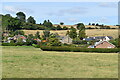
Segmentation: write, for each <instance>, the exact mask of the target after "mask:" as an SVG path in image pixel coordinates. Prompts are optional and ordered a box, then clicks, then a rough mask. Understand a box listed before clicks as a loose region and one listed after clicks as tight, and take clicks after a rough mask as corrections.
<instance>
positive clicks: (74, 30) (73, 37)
mask: <svg viewBox="0 0 120 80" xmlns="http://www.w3.org/2000/svg"><path fill="white" fill-rule="evenodd" d="M69 37H70V38H72V39H75V38H76V37H77V32H76V29H75V28H74V27H71V29H70V32H69Z"/></svg>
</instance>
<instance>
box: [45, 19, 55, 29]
mask: <svg viewBox="0 0 120 80" xmlns="http://www.w3.org/2000/svg"><path fill="white" fill-rule="evenodd" d="M43 25H44V26H46V27H47V28H52V27H53V24H52V23H51V22H50V21H49V20H48V21H46V20H45V21H44V22H43Z"/></svg>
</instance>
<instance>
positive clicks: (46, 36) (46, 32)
mask: <svg viewBox="0 0 120 80" xmlns="http://www.w3.org/2000/svg"><path fill="white" fill-rule="evenodd" d="M49 36H50V31H49V30H45V31H43V38H44V39H46V40H48V37H49Z"/></svg>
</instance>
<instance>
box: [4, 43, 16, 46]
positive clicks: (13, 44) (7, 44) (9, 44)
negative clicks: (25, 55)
mask: <svg viewBox="0 0 120 80" xmlns="http://www.w3.org/2000/svg"><path fill="white" fill-rule="evenodd" d="M2 46H17V44H16V43H2Z"/></svg>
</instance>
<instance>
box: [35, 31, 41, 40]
mask: <svg viewBox="0 0 120 80" xmlns="http://www.w3.org/2000/svg"><path fill="white" fill-rule="evenodd" d="M35 38H36V39H37V38H38V39H40V32H39V31H37V32H36V34H35Z"/></svg>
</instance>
